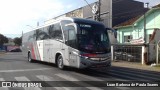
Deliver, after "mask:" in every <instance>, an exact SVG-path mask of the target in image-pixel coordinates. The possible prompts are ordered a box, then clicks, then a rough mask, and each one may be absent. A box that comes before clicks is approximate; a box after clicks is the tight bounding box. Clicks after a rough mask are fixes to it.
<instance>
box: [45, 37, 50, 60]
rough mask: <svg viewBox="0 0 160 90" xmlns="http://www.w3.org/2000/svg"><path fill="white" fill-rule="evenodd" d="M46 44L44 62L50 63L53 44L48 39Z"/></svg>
mask: <svg viewBox="0 0 160 90" xmlns="http://www.w3.org/2000/svg"><path fill="white" fill-rule="evenodd" d="M43 42H44V52H43V53H44V58H43V59H44V61H47V62H50V56H51V55H50V54H51V44H50V39H46V40H44V41H43Z"/></svg>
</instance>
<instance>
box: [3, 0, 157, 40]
mask: <svg viewBox="0 0 160 90" xmlns="http://www.w3.org/2000/svg"><path fill="white" fill-rule="evenodd" d="M87 1H88V3H93V2H95V1H97V0H87ZM136 1H141V2H149V3H150V4H149V6H150V7H151V6H154V5H157V4H159V3H160V0H136ZM85 5H87V4H86V2H85V1H84V0H0V33H1V34H3V35H5V36H7V37H11V38H14V37H20V36H21V35H22V31H23V33H25V32H28V31H31V30H32V28H35V27H36V26H37V22H39V25H43V24H44V21H46V20H49V19H51V18H54V17H56V16H58V15H61V14H64V13H67V12H69V11H72V10H74V9H77V8H80V7H82V6H85Z"/></svg>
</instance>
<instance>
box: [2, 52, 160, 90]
mask: <svg viewBox="0 0 160 90" xmlns="http://www.w3.org/2000/svg"><path fill="white" fill-rule="evenodd" d="M119 63H120V62H119ZM0 81H3V82H9V81H12V82H20V81H24V82H26V81H28V82H35V81H37V82H40V83H45V85H49V86H46V87H0V90H151V89H154V90H160V86H159V87H156V86H155V87H151V86H150V87H146V86H139V87H137V86H134V87H130V86H128V87H127V86H114V84H115V83H120V84H123V83H133V84H134V83H135V84H137V83H138V84H140V81H142V82H144V81H146V82H147V83H151V82H155V81H156V83H157V81H160V72H157V71H149V70H143V69H137V68H129V67H124V65H122V64H121V65H120V64H118V63H117V62H116V63H115V62H114V63H112V66H111V67H110V68H97V69H83V70H79V69H75V68H66V69H65V70H60V69H58V68H57V67H56V65H54V64H49V63H42V62H34V63H30V62H28V61H27V58H25V57H23V56H22V53H6V54H3V55H1V56H0ZM112 81H113V82H112ZM46 83H47V84H46ZM142 84H143V83H142ZM67 85H68V86H67ZM98 85H100V86H98ZM104 85H106V86H104ZM112 85H113V86H112ZM123 85H124V84H123ZM0 86H2V84H1V85H0ZM50 86H54V87H50ZM102 86H103V87H102Z"/></svg>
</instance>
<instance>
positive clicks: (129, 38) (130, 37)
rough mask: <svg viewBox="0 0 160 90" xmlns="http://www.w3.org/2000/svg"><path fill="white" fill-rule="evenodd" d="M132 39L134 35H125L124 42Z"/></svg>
mask: <svg viewBox="0 0 160 90" xmlns="http://www.w3.org/2000/svg"><path fill="white" fill-rule="evenodd" d="M131 39H132V35H127V36H124V43H129V42H130V41H131Z"/></svg>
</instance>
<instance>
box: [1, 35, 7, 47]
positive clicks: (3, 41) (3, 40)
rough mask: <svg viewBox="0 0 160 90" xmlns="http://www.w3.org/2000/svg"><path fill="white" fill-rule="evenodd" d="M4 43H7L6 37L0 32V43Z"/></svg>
mask: <svg viewBox="0 0 160 90" xmlns="http://www.w3.org/2000/svg"><path fill="white" fill-rule="evenodd" d="M4 43H8V38H7V37H6V36H4V35H2V34H0V45H3V44H4Z"/></svg>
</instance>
